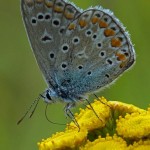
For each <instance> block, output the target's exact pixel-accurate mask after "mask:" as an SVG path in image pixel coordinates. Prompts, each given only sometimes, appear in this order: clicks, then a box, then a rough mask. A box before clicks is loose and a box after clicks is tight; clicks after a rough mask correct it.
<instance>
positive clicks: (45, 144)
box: [38, 130, 87, 150]
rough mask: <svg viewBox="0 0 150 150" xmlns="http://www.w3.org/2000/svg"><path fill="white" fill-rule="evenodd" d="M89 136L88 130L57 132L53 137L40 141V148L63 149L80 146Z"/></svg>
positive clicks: (47, 149)
mask: <svg viewBox="0 0 150 150" xmlns="http://www.w3.org/2000/svg"><path fill="white" fill-rule="evenodd" d="M86 137H87V131H86V130H80V132H78V131H73V130H70V131H69V130H68V131H66V132H60V133H56V134H55V135H53V136H52V137H50V138H48V139H46V140H43V141H42V142H41V143H38V146H39V150H59V149H60V150H63V149H73V148H76V147H79V146H80V145H82V143H84V141H85V140H86Z"/></svg>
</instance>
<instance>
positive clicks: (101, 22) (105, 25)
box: [99, 20, 108, 28]
mask: <svg viewBox="0 0 150 150" xmlns="http://www.w3.org/2000/svg"><path fill="white" fill-rule="evenodd" d="M99 26H100V27H101V28H106V27H107V26H108V24H107V23H106V22H104V21H102V20H100V21H99Z"/></svg>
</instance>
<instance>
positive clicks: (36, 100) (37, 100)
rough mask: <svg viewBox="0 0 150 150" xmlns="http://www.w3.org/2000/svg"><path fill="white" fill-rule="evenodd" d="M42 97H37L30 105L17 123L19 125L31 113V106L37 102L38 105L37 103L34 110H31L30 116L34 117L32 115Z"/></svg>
mask: <svg viewBox="0 0 150 150" xmlns="http://www.w3.org/2000/svg"><path fill="white" fill-rule="evenodd" d="M40 98H41V96H39V97H38V98H37V99H35V100H34V101H33V103H32V104H31V105H30V107H29V108H28V110H27V111H26V113H25V114H24V115H23V116H22V118H21V119H20V120H19V121H18V122H17V125H19V124H20V123H21V122H22V121H23V119H24V118H25V117H26V116H27V114H28V113H29V111H30V110H31V108H32V107H33V105H34V104H35V103H36V105H35V107H34V109H33V111H32V112H31V115H30V116H29V118H31V117H32V115H33V114H34V112H35V109H36V107H37V105H38V103H39V100H40Z"/></svg>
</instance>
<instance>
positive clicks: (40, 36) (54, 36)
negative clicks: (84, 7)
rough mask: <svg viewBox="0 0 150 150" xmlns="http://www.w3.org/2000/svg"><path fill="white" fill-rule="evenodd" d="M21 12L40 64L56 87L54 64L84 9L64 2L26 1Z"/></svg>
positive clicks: (62, 0) (51, 0) (60, 0)
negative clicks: (67, 34)
mask: <svg viewBox="0 0 150 150" xmlns="http://www.w3.org/2000/svg"><path fill="white" fill-rule="evenodd" d="M21 11H22V16H23V20H24V24H25V28H26V31H27V34H28V38H29V41H30V44H31V47H32V49H33V52H34V55H35V58H36V60H37V63H38V65H39V67H40V69H41V71H42V73H43V75H44V77H45V78H46V80H47V82H51V84H52V85H56V82H55V79H54V78H55V77H54V76H55V75H54V72H55V70H57V68H55V67H54V64H55V63H56V61H57V60H58V59H61V58H57V54H58V53H60V49H59V47H60V45H62V43H61V41H62V40H61V39H62V38H64V35H63V33H64V30H65V29H66V28H67V26H68V24H69V23H70V22H71V21H72V20H73V19H74V18H76V17H77V16H78V15H79V14H80V10H78V9H76V8H75V7H74V6H73V5H71V4H69V3H66V2H65V1H64V0H22V1H21Z"/></svg>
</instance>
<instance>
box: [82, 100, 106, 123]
mask: <svg viewBox="0 0 150 150" xmlns="http://www.w3.org/2000/svg"><path fill="white" fill-rule="evenodd" d="M85 100H86V101H87V103H88V104H89V106H90V108H91V109H92V110H93V112H94V114H95V115H96V117H97V118H98V119H99V120H100V121H101V122H103V120H102V119H101V118H99V116H98V115H97V113H96V111H95V110H94V108H93V106H92V105H91V103H90V102H89V101H88V100H87V99H85Z"/></svg>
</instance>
